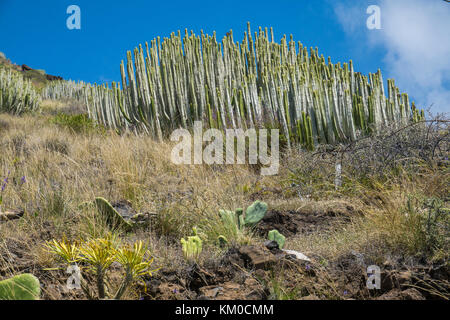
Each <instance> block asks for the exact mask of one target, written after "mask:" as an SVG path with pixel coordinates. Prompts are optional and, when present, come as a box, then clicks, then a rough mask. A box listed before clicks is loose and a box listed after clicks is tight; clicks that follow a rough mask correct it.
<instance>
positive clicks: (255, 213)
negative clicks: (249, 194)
mask: <svg viewBox="0 0 450 320" xmlns="http://www.w3.org/2000/svg"><path fill="white" fill-rule="evenodd" d="M266 212H267V204H266V203H265V202H261V201H259V200H258V201H255V202H254V203H253V204H252V205H251V206H249V207H248V208H247V210H246V211H245V218H244V225H245V226H246V227H247V226H248V227H252V226H255V225H256V224H257V223H258V222H260V221H261V220H262V219H263V218H264V216H265V215H266Z"/></svg>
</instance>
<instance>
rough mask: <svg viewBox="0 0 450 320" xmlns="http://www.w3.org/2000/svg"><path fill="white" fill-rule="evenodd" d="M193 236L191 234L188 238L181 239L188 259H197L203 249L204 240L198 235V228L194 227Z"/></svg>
mask: <svg viewBox="0 0 450 320" xmlns="http://www.w3.org/2000/svg"><path fill="white" fill-rule="evenodd" d="M193 233H194V235H193V236H189V237H188V238H187V240H185V239H184V238H182V239H181V245H182V248H183V255H184V258H185V259H186V260H187V261H190V262H192V261H196V260H197V259H198V257H199V256H200V254H201V253H202V250H203V241H202V239H200V237H199V236H198V235H197V230H196V229H195V228H193Z"/></svg>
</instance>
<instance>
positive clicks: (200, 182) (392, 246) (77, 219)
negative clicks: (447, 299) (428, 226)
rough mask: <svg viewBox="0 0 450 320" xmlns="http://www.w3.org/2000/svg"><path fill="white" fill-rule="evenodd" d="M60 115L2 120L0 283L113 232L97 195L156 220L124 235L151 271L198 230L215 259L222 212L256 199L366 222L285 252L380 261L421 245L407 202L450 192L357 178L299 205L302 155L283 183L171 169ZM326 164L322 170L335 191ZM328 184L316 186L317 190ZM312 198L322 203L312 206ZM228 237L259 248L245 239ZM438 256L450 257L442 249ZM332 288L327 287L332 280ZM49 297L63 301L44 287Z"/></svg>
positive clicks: (427, 183)
mask: <svg viewBox="0 0 450 320" xmlns="http://www.w3.org/2000/svg"><path fill="white" fill-rule="evenodd" d="M65 108H67V104H65V103H59V102H50V101H45V102H44V105H43V112H42V113H41V114H34V115H25V116H23V117H12V116H8V115H4V114H1V115H0V178H1V179H2V180H3V179H4V178H6V176H7V175H8V172H10V174H9V183H8V185H7V186H6V188H5V190H4V192H3V205H2V208H3V209H5V208H8V209H12V210H24V211H25V215H24V217H23V218H22V219H21V220H18V221H11V222H6V223H0V234H1V238H0V276H9V275H13V274H14V273H16V272H18V271H20V272H23V271H25V270H26V271H29V272H33V271H34V272H37V273H41V274H42V272H43V271H42V269H43V268H48V267H50V266H52V265H53V264H54V260H53V257H51V256H50V255H49V254H48V253H47V252H46V251H45V250H43V249H42V248H43V244H44V242H45V241H46V240H50V239H53V238H56V239H60V238H61V237H63V236H67V237H69V238H73V239H76V238H80V237H81V238H92V237H101V236H104V235H105V234H107V233H108V232H110V230H109V228H108V227H107V225H106V223H105V222H104V221H102V220H101V218H99V217H98V213H97V210H96V209H95V208H94V207H93V206H82V204H83V203H85V202H88V201H92V200H93V199H94V198H95V197H99V196H100V197H104V198H106V199H108V200H109V201H111V202H114V201H119V200H127V201H130V202H131V204H132V206H133V208H134V209H135V210H137V211H138V212H153V213H156V214H157V219H156V222H155V223H154V224H153V225H152V226H151V227H149V228H146V229H142V230H138V231H137V232H135V233H131V234H130V233H129V234H121V236H122V237H123V238H124V239H126V240H128V241H135V240H137V239H142V240H144V241H145V242H146V243H147V244H148V245H149V248H150V249H151V251H152V254H153V255H154V256H155V264H156V265H157V266H164V267H166V268H169V269H170V268H173V269H176V268H177V267H178V266H180V265H181V264H183V263H184V261H183V258H182V252H181V248H180V245H179V239H181V238H182V237H185V236H187V235H190V234H191V230H192V227H194V226H198V227H200V229H201V232H203V237H204V239H205V241H206V247H205V252H204V253H203V255H202V257H201V261H203V260H204V259H206V258H210V257H213V256H217V255H220V250H219V249H218V248H217V247H216V246H214V242H215V240H216V238H217V236H218V235H219V234H220V233H221V232H223V231H224V229H223V228H221V223H220V220H219V217H218V214H217V213H218V210H219V209H235V208H238V207H246V206H247V205H249V204H250V203H251V202H253V200H256V199H260V200H264V201H266V202H267V203H268V204H269V207H270V208H272V209H276V210H281V211H290V210H292V211H298V212H321V211H330V210H331V211H343V212H344V211H346V209H345V207H346V205H347V204H348V203H351V204H352V206H353V207H354V208H355V211H358V212H361V213H363V214H364V215H360V214H355V216H354V217H352V219H351V222H349V223H347V224H345V225H343V226H339V227H338V228H336V229H333V230H331V231H329V232H323V233H319V234H312V235H297V237H296V238H295V239H289V241H288V242H287V245H286V247H287V248H289V249H294V250H298V251H301V252H304V253H305V254H306V255H310V254H311V255H315V256H319V257H323V259H325V260H332V259H333V258H336V257H339V256H340V255H342V254H345V253H346V252H349V251H351V250H355V251H359V252H361V251H364V250H367V248H368V247H370V248H372V249H371V250H372V252H371V254H372V255H373V256H374V259H382V258H383V256H384V255H385V254H386V251H387V250H393V251H395V250H409V253H411V254H413V253H414V252H418V251H419V250H421V249H420V248H419V247H420V243H419V242H420V241H423V239H422V240H420V239H418V238H417V237H416V236H417V235H416V234H414V233H413V232H412V231H411V230H415V229H414V228H418V226H417V223H418V222H417V221H413V220H411V219H405V213H404V207H405V205H406V202H407V200H408V195H411V194H420V195H422V196H429V197H432V196H438V197H445V195H446V194H447V195H448V191H449V190H448V181H449V179H448V178H449V174H448V171H442V170H441V169H436V168H435V169H429V170H428V171H424V173H423V174H419V175H417V176H416V177H415V178H414V179H404V180H401V181H400V180H396V181H394V180H392V181H389V182H388V183H385V184H380V185H379V189H378V190H374V189H373V187H370V188H369V187H367V186H363V185H361V186H358V181H355V185H357V187H356V188H354V190H353V191H352V192H351V193H348V194H345V193H343V192H339V191H336V192H335V191H333V190H332V188H328V187H327V188H328V189H327V191H326V192H325V191H324V192H323V193H322V191H315V192H314V189H313V188H312V189H311V193H312V194H313V197H312V198H309V197H308V198H306V199H302V200H301V199H300V198H299V196H298V193H297V192H296V190H295V188H293V187H292V184H291V183H292V181H293V180H292V179H293V178H292V177H293V173H292V170H291V169H292V168H295V167H296V166H298V165H299V164H301V161H303V160H302V157H303V155H302V154H299V155H292V156H288V157H285V159H283V161H282V166H281V168H280V173H279V175H277V176H269V177H261V176H260V175H259V174H258V172H256V171H255V170H254V168H250V167H248V166H206V165H201V166H200V165H190V166H189V165H183V166H177V165H174V164H173V163H172V162H171V160H170V154H171V150H172V145H171V144H170V143H158V142H155V141H153V140H152V139H150V138H149V137H145V136H135V135H122V136H120V135H117V134H116V133H114V132H110V131H104V130H97V129H95V128H94V129H90V130H88V131H86V132H83V133H75V132H74V131H72V130H70V129H68V128H65V127H64V126H61V125H57V124H54V123H52V122H51V121H50V119H51V118H52V117H53V116H54V115H55V114H57V113H58V112H60V111H67V109H65ZM332 168H333V167H332V165H331V166H330V167H328V168H324V170H323V172H324V176H326V175H329V177H328V176H326V179H328V180H327V181H328V182H326V184H329V185H331V186H332V184H333V179H334V177H333V176H332V175H331V174H330V172H333V169H332ZM405 176H407V175H406V174H405ZM22 177H25V179H26V182H25V183H23V181H22ZM402 177H403V176H402ZM314 183H315V182H311V183H310V185H311V186H313V187H314ZM323 186H324V182H323V181H322V182H321V185H320V186H319V187H318V188H317V190H322V188H323ZM355 189H356V190H358V192H355ZM446 192H447V193H446ZM304 195H305V194H303V196H304ZM319 196H322V199H321V200H313V198H314V199H315V198H317V197H319ZM231 240H237V241H238V242H241V243H252V242H256V241H260V239H258V238H257V237H256V236H254V235H252V234H248V235H245V236H244V237H243V238H240V239H231ZM417 241H419V242H417ZM19 253H20V254H23V256H19V255H18V254H19ZM441 253H442V252H441ZM443 254H444V257H447V258H448V252H444V253H443ZM20 261H22V263H20ZM43 277H49V275H48V274H47V273H44V275H43ZM324 281H325V280H324ZM327 281H328V280H327ZM327 286H328V288H332V284H330V283H328V284H327ZM330 290H332V289H330ZM333 290H334V289H333ZM46 297H47V298H58V296H57V294H56V293H54V291H52V290H50V289H48V290H47V295H46Z"/></svg>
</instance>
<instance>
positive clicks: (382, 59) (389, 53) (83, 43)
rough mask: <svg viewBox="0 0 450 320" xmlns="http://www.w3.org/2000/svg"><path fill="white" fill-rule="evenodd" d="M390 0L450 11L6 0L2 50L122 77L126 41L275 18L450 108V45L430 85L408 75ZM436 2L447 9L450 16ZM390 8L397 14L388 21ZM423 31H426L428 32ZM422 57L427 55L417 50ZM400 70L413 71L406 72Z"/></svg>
mask: <svg viewBox="0 0 450 320" xmlns="http://www.w3.org/2000/svg"><path fill="white" fill-rule="evenodd" d="M392 2H397V3H402V2H403V3H404V4H406V5H408V3H409V4H411V3H416V4H417V5H418V7H417V8H416V9H412V10H413V13H409V14H414V13H417V14H419V15H421V14H422V15H423V11H424V10H422V9H423V8H421V7H420V6H428V7H430V3H431V2H435V3H433V6H436V7H435V11H433V10H428V11H427V10H425V13H426V16H425V18H424V19H425V20H426V21H424V22H423V23H431V24H433V23H435V21H436V17H435V16H436V15H439V19H441V20H442V21H441V22H442V23H443V27H444V28H446V27H447V26H448V25H446V21H445V14H446V15H447V16H446V17H447V18H448V19H447V20H449V21H450V4H446V3H444V2H443V1H440V0H395V1H392V0H370V1H369V0H343V1H337V0H333V1H332V0H277V1H273V0H271V1H263V0H260V1H243V0H241V1H235V0H229V1H226V2H225V1H186V0H184V1H178V0H172V1H158V2H155V3H154V2H153V1H148V0H128V1H111V0H109V1H105V0H95V1H92V0H90V1H88V0H71V1H65V0H46V1H44V0H42V1H21V0H0V30H1V38H0V39H1V40H0V41H1V42H0V51H1V52H4V53H5V54H6V56H7V57H8V58H10V59H11V60H12V61H13V62H15V63H17V64H23V63H24V64H27V65H29V66H31V67H32V68H37V69H44V70H46V71H47V73H49V74H53V75H60V76H62V77H64V78H65V79H73V80H84V81H87V82H97V83H101V82H105V81H106V82H109V81H113V80H115V81H118V80H119V79H120V72H119V65H120V61H121V60H122V59H125V57H126V51H127V50H131V49H133V48H134V47H135V46H137V45H138V44H140V43H144V42H145V41H150V40H152V39H153V38H155V37H157V36H161V37H164V36H168V35H170V33H171V32H172V31H177V30H184V29H185V28H188V29H189V30H194V32H195V33H199V32H200V30H201V29H203V31H204V32H206V33H209V34H212V32H213V31H216V32H217V35H218V37H219V38H222V36H224V35H225V34H226V32H228V31H229V30H230V29H233V31H234V36H235V39H236V40H239V41H240V40H241V39H242V37H243V33H244V31H245V30H246V23H247V21H249V22H250V23H251V25H252V29H253V30H254V31H256V30H257V28H258V27H259V26H262V27H273V28H274V31H275V36H276V40H279V39H280V38H281V37H282V36H283V34H287V35H289V34H293V36H294V39H295V40H296V41H301V42H302V43H303V44H304V45H306V46H308V47H310V46H313V47H316V46H317V47H318V48H319V52H320V53H322V54H324V56H326V57H327V56H331V58H332V61H333V62H338V61H341V62H343V61H348V60H350V59H352V60H353V62H354V64H355V69H356V70H357V71H360V72H363V73H365V74H367V73H368V72H376V71H377V69H378V68H380V69H381V70H382V71H383V74H384V75H385V78H387V77H399V78H400V79H399V81H397V84H398V85H399V86H400V89H401V90H403V91H407V92H408V93H410V95H412V96H413V98H415V99H416V100H418V101H419V102H421V103H423V104H428V103H430V104H431V103H433V102H434V101H432V100H433V97H430V96H429V92H435V95H434V97H439V98H438V100H439V106H438V107H434V111H441V112H443V111H449V109H450V107H449V105H448V104H447V105H445V102H446V101H447V100H446V98H447V97H449V98H450V80H449V79H450V76H449V75H450V67H449V65H448V63H447V62H446V61H450V59H449V57H450V55H447V57H446V60H445V59H444V58H443V57H441V56H440V55H444V54H446V53H449V52H450V49H449V51H448V52H447V47H446V46H444V48H442V50H440V51H439V57H438V58H437V59H438V60H439V59H440V60H442V63H440V64H437V65H436V63H435V60H436V57H430V59H429V60H430V61H429V63H430V64H433V63H434V64H435V65H434V66H433V68H434V69H433V68H431V69H432V70H434V74H433V73H431V74H429V75H428V76H429V77H432V79H434V80H433V81H432V82H433V84H432V85H431V87H430V88H429V90H428V91H424V90H423V83H426V78H424V77H425V75H422V78H421V79H418V80H417V81H416V82H414V79H411V77H413V78H414V76H411V74H410V73H411V72H412V71H411V70H414V67H411V66H415V65H416V63H415V62H414V60H413V59H414V57H410V54H409V53H408V52H409V51H408V50H407V49H408V47H406V48H402V44H401V42H402V39H403V38H405V35H404V34H399V35H397V36H396V37H397V38H398V39H397V38H395V37H392V36H390V35H391V34H392V33H393V32H392V30H397V29H401V30H409V29H408V26H407V25H406V26H405V24H407V23H408V22H407V21H406V20H405V22H404V23H403V25H401V26H398V25H395V24H394V23H393V21H392V20H401V19H398V14H401V12H402V8H401V7H395V6H394V7H393V6H392V4H391V3H392ZM371 4H375V5H380V6H381V9H382V11H381V13H382V23H383V24H384V23H386V26H387V29H386V28H385V27H384V25H383V29H382V30H368V29H367V28H366V20H367V18H368V17H369V15H368V14H367V13H366V9H367V7H368V6H369V5H371ZM69 5H78V6H79V7H80V8H81V30H69V29H67V27H66V20H67V18H68V17H69V15H68V14H67V13H66V10H67V7H68V6H69ZM428 7H427V8H428ZM395 10H397V11H399V10H400V13H398V12H397V13H395ZM414 10H416V11H414ZM436 10H440V11H439V12H443V13H444V17H442V13H441V14H439V13H437V11H436ZM396 14H397V16H396ZM433 15H434V16H433ZM384 17H386V19H391V21H384V19H383V18H384ZM447 24H448V23H447ZM420 27H421V28H422V26H420ZM431 27H432V26H431ZM441 27H442V26H441ZM389 28H391V29H389ZM402 28H403V29H402ZM444 30H445V29H444ZM446 30H447V31H448V30H450V28H447V29H446ZM388 31H389V33H388ZM411 32H414V28H413V29H412V30H411ZM406 33H408V31H406ZM410 36H413V35H410ZM422 36H423V37H424V38H429V36H428V35H427V34H425V35H422ZM406 38H408V37H406ZM435 38H436V39H434V41H435V43H431V44H430V43H428V45H431V46H433V45H436V46H438V45H439V43H441V44H442V43H443V42H445V41H446V42H447V43H449V44H450V41H449V38H450V36H448V35H447V34H446V33H442V35H437V36H435ZM409 42H411V41H409ZM399 43H400V44H399ZM417 47H420V42H418V43H417ZM412 49H414V48H412ZM420 52H421V51H420ZM415 59H419V60H420V56H418V57H415ZM408 63H409V64H410V65H408ZM428 67H429V66H427V65H425V66H423V68H422V70H429V69H430V68H428ZM402 70H408V71H409V72H410V73H408V72H405V73H402ZM419 71H420V70H419ZM414 74H415V73H414ZM436 77H438V78H439V79H438V80H439V81H437V80H436ZM402 78H403V79H402ZM419 78H420V77H419ZM410 90H413V91H417V93H416V94H415V92H411V91H410ZM419 91H423V92H419ZM430 99H431V100H430Z"/></svg>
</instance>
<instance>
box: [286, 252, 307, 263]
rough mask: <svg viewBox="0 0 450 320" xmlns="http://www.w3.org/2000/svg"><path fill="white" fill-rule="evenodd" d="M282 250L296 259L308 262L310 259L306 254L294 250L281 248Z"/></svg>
mask: <svg viewBox="0 0 450 320" xmlns="http://www.w3.org/2000/svg"><path fill="white" fill-rule="evenodd" d="M283 252H285V253H286V254H287V255H290V256H293V257H295V259H297V260H302V261H308V262H310V261H311V259H309V258H308V257H307V256H305V255H304V254H303V253H301V252H298V251H295V250H283Z"/></svg>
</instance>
